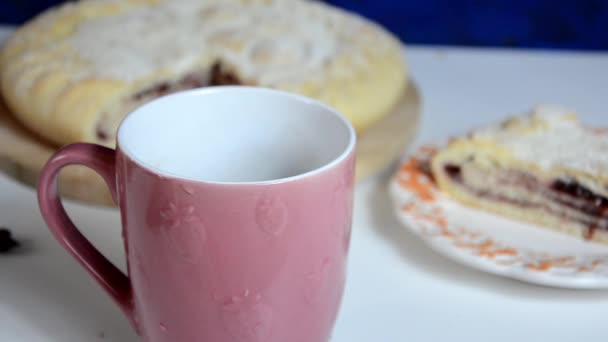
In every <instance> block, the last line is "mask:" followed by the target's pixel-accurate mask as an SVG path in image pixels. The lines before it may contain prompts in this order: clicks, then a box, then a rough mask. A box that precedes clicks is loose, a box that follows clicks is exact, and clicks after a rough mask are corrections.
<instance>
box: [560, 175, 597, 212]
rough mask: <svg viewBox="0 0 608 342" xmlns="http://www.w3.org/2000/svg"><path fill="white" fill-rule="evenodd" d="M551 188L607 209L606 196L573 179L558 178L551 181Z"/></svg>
mask: <svg viewBox="0 0 608 342" xmlns="http://www.w3.org/2000/svg"><path fill="white" fill-rule="evenodd" d="M551 189H552V190H553V191H556V192H560V193H563V194H566V195H569V196H571V197H575V198H580V199H584V200H585V201H587V202H589V203H592V204H593V206H595V207H597V208H599V209H601V210H602V211H604V210H608V198H606V197H603V196H599V195H596V194H594V193H593V192H592V191H591V190H589V189H587V188H586V187H584V186H582V185H581V184H579V183H577V182H576V181H574V180H562V179H558V180H556V181H554V182H553V183H551Z"/></svg>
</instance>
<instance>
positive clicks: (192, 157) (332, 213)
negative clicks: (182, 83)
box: [38, 87, 355, 342]
mask: <svg viewBox="0 0 608 342" xmlns="http://www.w3.org/2000/svg"><path fill="white" fill-rule="evenodd" d="M354 150H355V132H354V130H353V128H352V126H351V125H350V123H349V122H348V120H346V119H345V118H344V117H343V116H342V115H341V114H339V113H337V112H336V111H335V110H333V109H331V108H329V107H327V106H325V105H323V104H321V103H319V102H316V101H314V100H311V99H308V98H305V97H302V96H298V95H294V94H289V93H285V92H281V91H276V90H270V89H262V88H255V87H218V88H206V89H199V90H193V91H186V92H182V93H177V94H174V95H169V96H165V97H162V98H159V99H157V100H154V101H152V102H150V103H148V104H145V105H143V106H142V107H140V108H138V109H137V110H135V111H134V112H132V113H131V114H129V115H128V116H127V117H126V119H125V120H124V121H123V122H122V124H121V126H120V128H119V130H118V135H117V148H116V150H112V149H109V148H106V147H102V146H97V145H92V144H84V143H81V144H74V145H69V146H67V147H64V148H62V149H60V150H59V151H58V152H57V153H56V154H55V155H54V156H53V157H52V158H51V159H50V160H49V161H48V163H47V164H46V166H45V168H44V170H43V171H42V175H41V178H40V181H39V186H38V201H39V204H40V208H41V211H42V215H43V217H44V219H45V221H46V223H47V225H48V226H49V228H50V230H51V231H52V233H53V234H54V235H55V237H56V238H57V240H58V241H59V242H60V243H61V245H62V246H63V247H64V248H65V249H66V250H67V251H68V252H70V253H71V254H72V255H73V256H74V257H75V258H76V260H78V262H79V263H80V264H81V265H82V266H84V268H85V269H86V271H88V273H89V274H90V275H91V276H92V277H93V278H94V279H95V280H96V281H97V282H98V283H99V284H100V285H101V286H102V287H103V288H104V289H105V290H106V291H107V293H108V294H109V295H110V296H111V297H112V298H113V299H114V301H115V302H116V303H117V304H118V305H119V306H120V307H121V309H122V311H123V312H124V313H125V314H126V316H127V317H128V318H129V320H130V322H131V324H132V326H133V327H134V329H136V331H137V333H138V334H139V335H140V336H141V337H142V338H143V340H144V341H150V342H157V341H167V342H169V341H170V342H180V341H183V342H192V341H213V342H228V341H235V342H262V341H263V342H273V341H274V342H285V341H289V342H315V341H327V340H329V338H330V333H331V330H332V327H333V325H334V322H335V319H336V316H337V313H338V310H339V306H340V302H341V298H342V293H343V288H344V283H345V270H346V260H347V252H348V248H349V240H350V229H351V221H352V200H353V183H354V166H355V165H354V161H355V155H354ZM71 164H81V165H85V166H87V167H90V168H92V169H93V170H95V171H96V172H98V173H99V174H100V175H101V176H102V177H103V178H104V179H105V181H106V182H107V185H108V187H109V188H110V190H111V192H112V195H113V198H114V200H115V202H116V203H117V204H118V205H119V207H120V213H121V219H122V226H123V227H122V229H123V236H124V245H125V249H126V255H127V265H128V272H127V273H128V274H127V275H125V274H123V273H122V272H121V271H120V270H119V269H118V268H116V267H115V266H114V265H113V264H112V263H110V262H109V261H108V260H107V259H106V258H105V257H104V256H103V255H101V254H100V253H99V252H98V251H97V250H96V249H95V248H94V247H93V246H92V245H91V243H89V241H87V240H86V238H85V237H84V236H83V235H82V234H81V233H80V232H79V231H78V230H77V228H76V227H75V226H74V224H73V223H72V221H71V220H70V218H69V217H68V216H67V214H66V212H65V211H64V209H63V206H62V204H61V201H60V198H59V196H58V191H57V174H58V172H59V171H60V170H61V168H63V167H65V166H67V165H71Z"/></svg>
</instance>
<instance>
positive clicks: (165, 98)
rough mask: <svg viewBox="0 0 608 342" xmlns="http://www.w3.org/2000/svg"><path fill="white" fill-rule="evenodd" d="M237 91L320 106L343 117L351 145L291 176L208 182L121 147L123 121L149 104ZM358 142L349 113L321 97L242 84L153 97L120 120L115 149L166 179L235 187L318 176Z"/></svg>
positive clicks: (345, 155)
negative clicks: (334, 106) (328, 158)
mask: <svg viewBox="0 0 608 342" xmlns="http://www.w3.org/2000/svg"><path fill="white" fill-rule="evenodd" d="M234 91H246V92H257V93H260V94H263V95H273V96H281V97H287V98H291V99H292V100H295V101H297V102H301V103H307V104H309V105H312V106H316V107H319V108H321V109H323V110H324V111H326V112H328V113H330V114H331V115H333V116H334V117H336V118H338V119H339V120H340V122H341V123H342V124H343V126H344V127H345V128H346V130H347V132H348V144H347V145H346V147H345V148H344V150H343V151H342V152H341V153H340V154H339V155H338V156H337V157H335V158H333V159H332V160H330V161H329V162H327V163H325V164H323V165H321V166H319V167H316V168H314V169H312V170H308V171H306V172H302V173H298V174H296V175H293V176H289V177H283V178H276V179H269V180H263V181H243V182H223V181H208V180H203V179H197V178H194V177H185V176H181V175H177V174H175V173H172V172H169V171H166V170H163V169H161V168H159V167H156V166H154V165H151V164H150V163H147V162H145V161H143V160H141V159H140V158H137V157H136V156H135V155H134V153H133V152H132V151H129V150H128V149H125V148H123V147H122V144H121V136H122V134H124V133H122V132H123V127H124V123H125V122H126V121H127V120H128V119H129V118H130V117H132V116H134V115H137V114H138V113H140V112H143V111H145V110H149V107H152V106H155V105H156V104H157V102H159V101H168V100H169V99H171V98H179V97H184V96H209V95H211V94H214V93H225V92H234ZM356 144H357V136H356V132H355V129H354V127H353V125H352V123H351V122H350V120H349V119H347V118H346V116H344V114H342V113H341V112H339V111H338V110H336V109H335V108H333V107H331V106H329V105H327V104H325V103H323V102H321V101H319V100H316V99H313V98H310V97H307V96H304V95H300V94H296V93H291V92H287V91H283V90H278V89H272V88H267V87H260V86H243V85H236V86H210V87H203V88H196V89H189V90H183V91H179V92H175V93H172V94H168V95H164V96H161V97H158V98H156V99H153V100H151V101H149V102H147V103H145V104H143V105H141V106H139V107H138V108H136V109H135V110H133V111H131V112H129V114H127V115H126V116H125V117H124V118H123V120H122V121H121V123H120V125H119V128H118V131H117V134H116V150H117V151H118V152H119V153H121V154H123V155H124V156H125V157H127V158H128V159H129V160H130V161H131V162H133V163H135V164H137V165H138V166H139V167H141V168H143V169H145V170H147V171H148V172H150V173H153V174H156V175H159V176H162V177H164V178H172V179H179V180H183V181H189V182H195V183H202V184H215V185H235V186H236V185H238V186H242V185H270V184H280V183H287V182H293V181H298V180H302V179H306V178H311V177H314V176H316V175H319V174H322V173H325V172H327V171H329V170H331V169H334V168H335V167H338V166H339V165H340V164H342V163H343V162H344V161H345V160H346V159H348V158H349V157H350V155H351V154H353V153H354V150H355V146H356Z"/></svg>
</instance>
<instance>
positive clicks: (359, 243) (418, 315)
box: [0, 47, 608, 342]
mask: <svg viewBox="0 0 608 342" xmlns="http://www.w3.org/2000/svg"><path fill="white" fill-rule="evenodd" d="M407 56H408V59H409V62H410V66H411V70H412V74H413V77H414V79H415V80H416V82H417V83H418V85H419V86H420V88H421V91H422V94H423V97H424V108H423V120H422V126H421V131H420V134H419V137H418V143H422V142H429V141H432V140H434V139H440V138H443V137H445V136H446V135H449V134H452V133H457V132H462V131H464V130H467V129H470V128H471V127H474V126H476V125H479V124H483V123H487V122H491V121H495V120H497V119H499V118H501V117H504V116H506V115H507V114H509V113H518V112H522V111H524V110H527V109H528V108H529V107H531V106H532V105H534V104H536V103H540V102H545V103H546V102H551V103H560V104H563V105H567V106H571V107H574V108H576V109H578V110H579V112H580V115H581V117H582V118H583V120H584V121H587V122H589V123H594V124H604V125H607V126H608V110H607V109H606V104H607V102H606V100H607V99H608V96H607V95H608V54H583V53H558V54H556V53H546V52H524V51H513V50H487V49H485V50H473V49H455V48H445V49H444V48H436V47H432V48H431V47H410V48H409V49H408V50H407ZM386 181H387V178H386V174H385V175H379V176H378V177H376V178H373V179H369V180H368V181H366V182H364V183H363V184H360V185H359V186H358V188H357V191H356V204H355V220H354V228H353V240H352V245H351V246H352V247H351V255H350V262H349V272H348V283H347V289H346V293H345V296H344V301H343V306H342V309H341V312H340V316H339V319H338V322H337V325H336V327H335V331H334V339H333V341H336V342H358V341H364V342H393V341H395V342H401V341H494V342H498V341H505V342H506V341H508V342H513V341H564V342H565V341H576V342H581V341H585V342H593V341H598V342H599V341H601V342H605V341H607V340H608V324H607V323H606V322H607V319H608V291H573V290H561V289H551V288H544V287H539V286H534V285H529V284H524V283H520V282H517V281H513V280H509V279H504V278H499V277H496V276H492V275H489V274H485V273H481V272H479V271H475V270H471V269H468V268H466V267H463V266H460V265H458V264H456V263H454V262H452V261H450V260H448V259H445V258H443V257H441V256H439V255H437V254H435V253H434V252H432V251H431V250H430V249H428V248H427V247H426V246H425V245H423V244H422V243H421V242H420V241H419V240H417V239H416V238H415V237H414V236H413V235H411V234H410V233H408V232H406V231H405V229H403V228H402V227H401V226H400V225H399V224H398V223H397V221H396V220H395V218H393V215H392V212H391V209H390V203H389V199H388V196H387V192H386ZM67 208H68V211H69V212H70V213H71V215H72V217H73V218H74V220H75V221H76V222H77V223H78V224H79V226H80V227H81V229H82V230H83V232H84V233H85V235H87V236H88V237H89V238H90V239H92V240H93V241H94V243H95V244H96V245H97V246H98V247H99V248H100V249H101V250H102V251H103V252H104V253H105V254H106V255H107V256H109V258H110V259H111V260H112V261H113V262H115V263H116V264H118V265H120V267H122V268H123V269H124V260H123V257H124V252H123V251H122V248H121V241H120V228H119V217H118V213H117V212H116V211H114V210H111V209H101V208H95V207H88V206H84V205H80V204H76V203H68V204H67ZM2 225H4V226H8V227H11V229H12V230H13V231H14V232H15V234H16V236H17V238H18V239H19V240H22V241H23V242H24V245H25V246H24V248H23V249H22V250H21V251H20V252H19V253H16V254H12V255H2V256H0V341H14V342H21V341H24V342H25V341H27V342H38V341H61V342H86V341H117V342H124V341H134V340H136V336H135V335H134V333H133V332H132V331H131V329H130V327H129V326H128V324H127V321H126V320H125V319H124V317H123V316H122V314H121V313H120V312H119V310H118V308H117V307H116V306H115V305H114V304H112V302H110V300H109V299H108V297H107V296H106V295H105V294H104V293H103V292H102V290H101V289H100V288H99V286H97V284H95V283H94V282H93V280H91V279H90V278H89V277H88V276H87V275H86V274H85V272H84V271H83V270H82V269H81V268H80V267H79V266H78V265H77V264H76V262H75V261H74V260H72V259H71V258H70V257H69V256H68V255H67V253H65V252H64V251H63V250H62V249H61V248H60V247H59V245H58V244H57V243H56V242H55V241H54V240H53V238H52V237H51V234H50V233H49V232H48V231H47V229H46V228H45V225H44V224H43V222H42V218H41V216H40V214H39V211H38V207H37V204H36V199H35V195H34V192H33V191H32V189H30V188H27V187H25V186H22V185H20V184H17V183H15V182H14V181H12V180H10V179H8V178H6V177H4V176H1V175H0V226H2Z"/></svg>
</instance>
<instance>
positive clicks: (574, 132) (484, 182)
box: [431, 105, 608, 243]
mask: <svg viewBox="0 0 608 342" xmlns="http://www.w3.org/2000/svg"><path fill="white" fill-rule="evenodd" d="M607 158H608V136H606V135H605V134H603V133H599V132H597V131H595V130H592V129H589V128H587V127H585V126H583V125H582V124H581V123H580V122H579V121H578V119H577V116H576V114H575V113H574V111H571V110H567V109H564V108H560V107H557V106H548V105H543V106H538V107H536V108H535V109H534V110H533V111H532V113H530V114H529V115H525V116H522V117H516V118H513V119H509V120H506V121H504V122H502V123H501V124H499V125H494V126H491V127H487V128H484V129H480V130H477V131H474V132H472V133H470V134H468V135H466V136H464V137H459V138H456V139H453V140H451V141H450V142H449V143H448V145H447V146H446V147H445V148H443V149H441V150H439V151H438V152H437V153H436V154H435V155H434V156H433V158H432V161H431V168H432V173H433V177H434V178H435V180H436V182H437V185H438V187H439V189H440V190H441V191H442V192H444V193H446V194H447V195H448V196H449V197H450V198H452V199H454V200H455V201H457V202H460V203H462V204H464V205H467V206H470V207H474V208H478V209H482V210H485V211H488V212H492V213H495V214H498V215H501V216H506V217H509V218H512V219H516V220H520V221H524V222H527V223H532V224H536V225H539V226H542V227H545V228H549V229H553V230H555V231H558V232H562V233H566V234H569V235H573V236H576V237H579V238H582V239H585V240H592V241H596V242H600V243H608V160H607Z"/></svg>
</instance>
